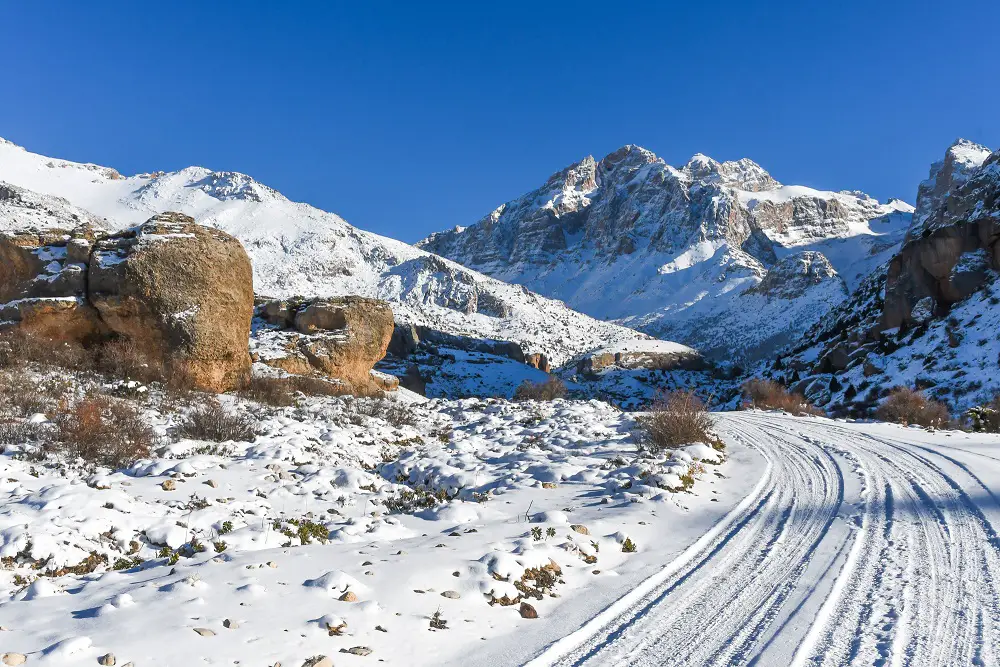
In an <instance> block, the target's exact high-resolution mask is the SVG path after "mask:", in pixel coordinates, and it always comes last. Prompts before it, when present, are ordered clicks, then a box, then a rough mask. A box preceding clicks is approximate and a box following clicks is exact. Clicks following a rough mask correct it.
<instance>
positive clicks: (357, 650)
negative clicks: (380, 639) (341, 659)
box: [340, 646, 372, 656]
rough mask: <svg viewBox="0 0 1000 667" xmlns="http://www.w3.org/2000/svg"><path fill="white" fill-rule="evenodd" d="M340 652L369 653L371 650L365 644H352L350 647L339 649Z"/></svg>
mask: <svg viewBox="0 0 1000 667" xmlns="http://www.w3.org/2000/svg"><path fill="white" fill-rule="evenodd" d="M340 652H341V653H350V654H351V655H362V656H364V655H371V653H372V650H371V649H370V648H368V647H367V646H352V647H351V648H342V649H340Z"/></svg>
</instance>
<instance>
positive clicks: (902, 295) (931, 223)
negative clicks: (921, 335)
mask: <svg viewBox="0 0 1000 667" xmlns="http://www.w3.org/2000/svg"><path fill="white" fill-rule="evenodd" d="M985 152H986V149H985V148H983V147H981V146H977V145H976V144H971V143H970V142H967V141H963V140H960V141H959V142H957V143H956V144H955V145H953V146H952V147H951V148H950V149H949V150H948V153H947V154H946V156H945V159H944V160H943V161H942V162H938V163H935V165H934V166H933V167H932V168H931V175H930V178H928V179H927V180H926V181H924V182H923V183H922V184H921V186H920V192H919V196H918V199H917V212H918V213H919V217H917V218H915V220H914V225H913V227H912V228H911V230H910V232H909V233H908V234H907V237H906V240H905V241H904V243H903V247H902V250H901V251H900V252H899V254H898V255H897V256H896V257H895V258H893V260H892V262H891V263H890V265H889V271H888V277H887V282H886V297H885V308H884V313H883V319H882V325H881V326H882V328H883V329H892V328H895V327H899V326H912V325H914V324H916V323H919V321H920V320H926V315H923V313H924V312H925V311H927V314H933V315H942V314H945V313H947V312H948V310H949V309H950V308H951V306H952V305H954V304H955V303H958V302H959V301H962V300H963V299H966V298H967V297H969V296H970V295H972V294H973V293H975V292H976V291H977V290H979V289H980V288H981V287H982V286H983V285H984V284H985V283H986V281H987V278H988V275H987V274H988V272H989V271H990V269H997V268H1000V244H998V243H997V241H998V240H1000V151H998V152H996V153H993V154H992V155H988V156H987V157H986V158H985V159H984V160H982V161H981V162H980V161H979V160H980V158H982V157H983V156H984V153H985ZM977 162H978V164H977ZM918 306H920V307H919V308H918Z"/></svg>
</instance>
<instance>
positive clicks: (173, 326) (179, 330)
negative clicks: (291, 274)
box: [87, 213, 253, 391]
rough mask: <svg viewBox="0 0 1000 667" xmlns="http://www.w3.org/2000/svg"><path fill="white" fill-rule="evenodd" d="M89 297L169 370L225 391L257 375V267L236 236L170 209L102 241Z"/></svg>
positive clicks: (113, 325) (95, 255)
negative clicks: (253, 342) (253, 333)
mask: <svg viewBox="0 0 1000 667" xmlns="http://www.w3.org/2000/svg"><path fill="white" fill-rule="evenodd" d="M87 282H88V298H89V300H90V302H91V303H92V304H93V305H94V307H96V308H97V310H98V312H99V313H100V315H101V320H102V321H103V322H104V323H105V324H106V325H107V326H108V328H109V329H111V331H113V332H114V333H116V334H118V335H120V336H124V337H126V338H128V339H129V340H131V341H133V342H134V343H135V344H136V345H137V346H138V347H139V349H140V350H142V351H143V352H144V353H145V354H146V355H147V356H148V357H149V358H150V360H151V361H152V362H154V363H159V364H162V365H163V367H164V368H165V369H166V370H167V372H168V373H169V372H182V373H184V374H185V376H186V377H187V379H188V380H189V381H190V382H191V383H192V384H193V385H194V386H195V387H198V388H201V389H206V390H210V391H225V390H227V389H231V388H233V387H235V386H237V385H238V384H239V383H240V382H241V381H242V380H243V379H244V378H245V377H246V376H247V375H248V373H249V370H250V356H249V354H248V352H247V340H248V339H249V336H250V320H251V318H252V315H253V272H252V269H251V267H250V259H249V258H248V257H247V254H246V252H245V251H244V250H243V246H242V245H241V244H240V242H239V241H237V240H236V239H234V238H233V237H232V236H230V235H229V234H226V233H225V232H222V231H219V230H217V229H212V228H210V227H202V226H200V225H197V224H195V222H194V219H192V218H191V217H189V216H186V215H183V214H180V213H162V214H160V215H157V216H154V217H153V218H151V219H150V220H149V221H148V222H146V223H145V224H143V225H141V226H139V227H136V228H133V229H130V230H128V231H125V232H122V233H119V234H114V235H112V236H108V237H105V238H102V239H99V240H98V241H97V243H96V244H95V246H94V249H93V252H92V254H91V260H90V271H89V277H88V281H87Z"/></svg>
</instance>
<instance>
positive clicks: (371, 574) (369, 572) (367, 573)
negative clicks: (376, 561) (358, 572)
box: [365, 570, 375, 577]
mask: <svg viewBox="0 0 1000 667" xmlns="http://www.w3.org/2000/svg"><path fill="white" fill-rule="evenodd" d="M365 574H366V575H368V576H369V577H374V576H375V573H374V572H372V571H371V570H365Z"/></svg>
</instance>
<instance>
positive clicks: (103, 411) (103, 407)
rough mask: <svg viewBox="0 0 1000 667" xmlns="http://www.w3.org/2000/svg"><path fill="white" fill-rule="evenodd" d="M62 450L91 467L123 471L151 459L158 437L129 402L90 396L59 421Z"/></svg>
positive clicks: (74, 406)
mask: <svg viewBox="0 0 1000 667" xmlns="http://www.w3.org/2000/svg"><path fill="white" fill-rule="evenodd" d="M56 424H57V426H58V440H59V444H60V447H61V449H62V450H63V451H64V452H65V453H67V454H69V455H71V456H75V457H79V458H81V459H83V460H84V461H86V462H88V463H93V464H98V465H103V466H108V467H110V468H121V467H125V466H129V465H131V464H133V463H135V462H136V461H137V460H139V459H141V458H145V457H148V456H149V452H150V449H151V448H152V446H153V445H154V443H155V441H156V435H155V433H154V432H153V429H152V428H150V426H149V424H147V423H146V422H145V421H144V420H143V418H142V416H141V415H140V414H139V411H138V410H136V409H135V407H133V406H132V405H131V404H130V403H128V402H126V401H121V400H116V399H113V398H109V397H107V396H102V395H99V396H90V397H87V398H84V399H81V400H79V401H77V402H76V403H74V404H73V405H72V406H70V407H69V408H68V410H67V411H66V412H64V413H61V414H59V415H58V416H57V418H56Z"/></svg>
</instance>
